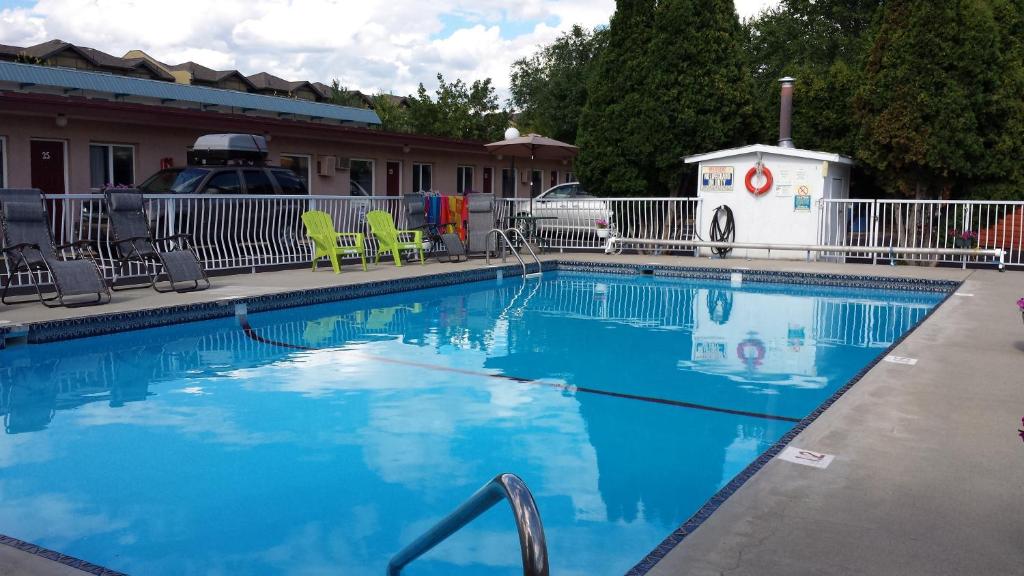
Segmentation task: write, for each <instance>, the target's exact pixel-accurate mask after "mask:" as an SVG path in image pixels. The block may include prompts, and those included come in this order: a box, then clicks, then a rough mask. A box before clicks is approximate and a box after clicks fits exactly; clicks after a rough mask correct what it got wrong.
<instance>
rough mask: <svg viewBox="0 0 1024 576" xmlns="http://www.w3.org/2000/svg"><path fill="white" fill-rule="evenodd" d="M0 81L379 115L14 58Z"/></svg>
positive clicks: (353, 117) (342, 115)
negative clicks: (72, 68)
mask: <svg viewBox="0 0 1024 576" xmlns="http://www.w3.org/2000/svg"><path fill="white" fill-rule="evenodd" d="M0 81H2V82H14V83H17V84H19V85H23V86H32V85H35V86H54V87H57V88H64V89H65V90H89V91H93V92H106V93H110V94H118V95H128V96H141V97H145V98H157V99H159V100H161V101H172V100H178V101H181V102H196V103H199V104H206V105H213V106H225V107H230V108H243V109H249V110H262V111H266V112H277V113H278V114H296V115H299V116H309V117H311V118H328V119H331V120H341V121H344V122H361V123H364V124H380V117H378V116H377V113H376V112H374V111H373V110H365V109H363V108H351V107H348V106H337V105H335V104H323V103H321V102H310V101H308V100H299V99H295V98H281V97H279V96H264V95H263V94H250V93H247V92H237V91H235V90H221V89H219V88H207V87H206V86H189V85H185V84H176V83H174V82H165V81H162V80H147V79H145V78H133V77H131V76H117V75H115V74H102V73H98V72H86V71H83V70H71V69H68V68H56V67H52V66H36V65H33V64H20V63H17V62H0Z"/></svg>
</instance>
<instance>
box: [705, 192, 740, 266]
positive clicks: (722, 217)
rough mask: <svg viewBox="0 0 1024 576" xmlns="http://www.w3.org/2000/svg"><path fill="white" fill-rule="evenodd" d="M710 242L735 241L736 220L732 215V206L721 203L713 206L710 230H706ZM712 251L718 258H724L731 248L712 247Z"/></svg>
mask: <svg viewBox="0 0 1024 576" xmlns="http://www.w3.org/2000/svg"><path fill="white" fill-rule="evenodd" d="M708 234H709V235H710V237H711V241H712V242H735V241H736V220H735V219H733V216H732V208H729V207H728V206H726V205H724V204H723V205H721V206H719V207H718V208H715V212H714V214H712V215H711V230H709V231H708ZM711 251H712V252H714V253H715V254H717V255H718V256H719V258H725V256H726V255H727V254H729V252H732V248H712V249H711Z"/></svg>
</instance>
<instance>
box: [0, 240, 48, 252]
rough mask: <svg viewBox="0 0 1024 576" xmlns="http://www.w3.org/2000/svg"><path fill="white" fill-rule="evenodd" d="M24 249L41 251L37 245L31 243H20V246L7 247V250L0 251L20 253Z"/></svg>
mask: <svg viewBox="0 0 1024 576" xmlns="http://www.w3.org/2000/svg"><path fill="white" fill-rule="evenodd" d="M25 248H35V249H36V250H41V248H40V247H39V244H33V243H31V242H22V243H21V244H15V245H14V246H8V247H7V248H3V249H0V251H2V252H22V251H24V250H25Z"/></svg>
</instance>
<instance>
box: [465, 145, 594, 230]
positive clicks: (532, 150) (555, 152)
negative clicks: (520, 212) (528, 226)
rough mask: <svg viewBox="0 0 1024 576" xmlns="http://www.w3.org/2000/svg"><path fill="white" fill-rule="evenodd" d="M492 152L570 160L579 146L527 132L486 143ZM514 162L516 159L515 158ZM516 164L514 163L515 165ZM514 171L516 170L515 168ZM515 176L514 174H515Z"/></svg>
mask: <svg viewBox="0 0 1024 576" xmlns="http://www.w3.org/2000/svg"><path fill="white" fill-rule="evenodd" d="M484 147H485V148H487V151H488V152H490V153H491V154H494V155H495V156H497V155H502V156H508V157H510V158H513V159H515V158H529V159H530V160H569V159H571V158H575V157H576V155H577V154H578V153H579V148H577V147H575V146H573V145H572V144H567V143H565V142H562V141H560V140H555V139H554V138H548V137H546V136H541V135H540V134H527V135H526V136H517V137H515V138H508V139H506V140H499V141H498V142H491V143H490V144H484ZM513 162H514V160H513ZM514 166H515V165H514V164H513V167H514ZM513 172H514V170H513ZM513 176H514V174H513ZM530 213H531V214H533V193H532V192H531V193H530Z"/></svg>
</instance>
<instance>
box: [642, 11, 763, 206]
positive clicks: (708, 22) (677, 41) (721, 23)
mask: <svg viewBox="0 0 1024 576" xmlns="http://www.w3.org/2000/svg"><path fill="white" fill-rule="evenodd" d="M650 52H651V55H650V75H649V76H648V83H647V84H648V88H647V90H646V91H647V93H648V95H649V98H650V100H651V101H652V102H654V103H655V108H656V124H655V126H654V130H653V131H652V132H651V133H650V134H649V138H650V140H651V142H652V144H654V155H655V164H654V168H655V170H656V172H657V181H656V183H654V186H655V187H654V188H653V189H652V190H651V192H653V193H655V194H665V193H675V192H677V191H678V190H680V187H681V184H682V175H683V173H684V165H683V161H682V157H683V156H686V155H689V154H696V153H699V152H707V151H710V150H717V149H721V148H729V147H734V146H738V145H742V144H746V143H747V142H748V139H749V138H750V136H751V135H752V133H753V132H754V113H753V108H752V102H751V81H750V75H749V73H748V72H747V67H746V61H745V58H744V54H743V30H742V28H741V26H740V22H739V20H738V19H737V17H736V10H735V8H734V7H733V2H732V0H662V1H661V2H659V4H658V8H657V10H656V12H655V31H654V38H653V40H652V42H651V45H650Z"/></svg>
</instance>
